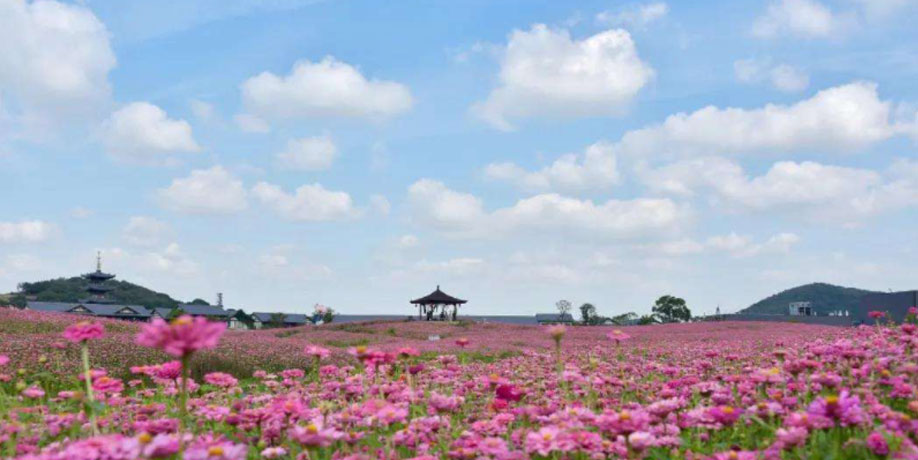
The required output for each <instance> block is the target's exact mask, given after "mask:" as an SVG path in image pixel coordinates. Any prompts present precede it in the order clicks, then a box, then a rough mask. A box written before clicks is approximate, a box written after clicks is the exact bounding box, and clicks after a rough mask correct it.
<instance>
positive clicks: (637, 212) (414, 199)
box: [408, 179, 687, 238]
mask: <svg viewBox="0 0 918 460" xmlns="http://www.w3.org/2000/svg"><path fill="white" fill-rule="evenodd" d="M408 191H409V201H410V203H411V205H412V208H413V217H414V219H415V221H416V222H418V223H421V224H425V225H429V226H431V227H434V228H436V229H438V230H440V231H441V232H443V233H445V234H449V235H453V236H459V237H469V238H488V237H502V236H507V235H511V234H523V233H533V234H542V235H544V234H558V233H568V234H573V235H578V236H588V237H593V238H624V237H636V236H640V235H644V234H647V233H665V232H667V231H672V230H675V229H676V228H677V227H679V226H680V225H681V224H682V223H683V221H684V219H685V217H686V214H687V212H686V210H685V209H684V208H682V207H680V206H678V205H677V204H676V203H674V202H672V201H671V200H669V199H646V198H641V199H634V200H624V201H623V200H609V201H607V202H605V203H598V204H597V203H593V202H592V201H591V200H578V199H574V198H567V197H563V196H561V195H558V194H554V193H550V194H541V195H535V196H533V197H530V198H526V199H522V200H519V201H518V202H517V203H516V204H514V205H513V206H510V207H506V208H500V209H497V210H494V211H492V212H487V211H485V210H484V207H483V205H482V203H481V200H479V199H478V198H476V197H475V196H473V195H471V194H467V193H461V192H456V191H454V190H450V189H449V188H447V187H446V186H445V185H444V184H443V183H441V182H437V181H434V180H430V179H422V180H419V181H417V182H415V183H414V184H412V185H411V187H410V188H409V190H408Z"/></svg>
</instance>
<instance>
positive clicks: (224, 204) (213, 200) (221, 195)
mask: <svg viewBox="0 0 918 460" xmlns="http://www.w3.org/2000/svg"><path fill="white" fill-rule="evenodd" d="M157 199H158V201H159V203H160V205H161V206H162V207H164V208H166V209H169V210H172V211H177V212H181V213H186V214H231V213H236V212H239V211H242V210H244V209H246V208H247V207H248V203H247V199H246V190H245V187H243V185H242V181H241V180H239V179H236V178H235V177H233V175H232V174H230V173H229V171H227V170H226V169H224V168H223V167H222V166H214V167H212V168H210V169H196V170H194V171H191V174H190V175H189V176H188V177H184V178H179V179H174V180H173V181H172V184H170V185H169V186H168V187H166V188H162V189H159V190H158V191H157Z"/></svg>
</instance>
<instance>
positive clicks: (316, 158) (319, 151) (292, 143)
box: [276, 135, 338, 171]
mask: <svg viewBox="0 0 918 460" xmlns="http://www.w3.org/2000/svg"><path fill="white" fill-rule="evenodd" d="M337 155H338V147H337V146H335V142H334V141H333V140H332V138H331V136H328V135H324V136H316V137H303V138H300V139H291V140H289V141H287V147H286V148H285V149H284V151H282V152H280V153H278V154H277V155H276V158H277V161H278V164H280V166H281V167H283V168H286V169H292V170H298V171H317V170H322V169H328V168H331V165H332V163H333V162H334V161H335V157H336V156H337Z"/></svg>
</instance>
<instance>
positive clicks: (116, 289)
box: [12, 276, 181, 308]
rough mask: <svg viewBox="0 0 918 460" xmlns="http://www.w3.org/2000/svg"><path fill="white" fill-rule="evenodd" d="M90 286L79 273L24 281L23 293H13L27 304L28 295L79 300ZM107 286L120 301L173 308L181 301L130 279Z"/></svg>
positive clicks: (48, 298)
mask: <svg viewBox="0 0 918 460" xmlns="http://www.w3.org/2000/svg"><path fill="white" fill-rule="evenodd" d="M87 285H89V281H88V280H86V279H85V278H82V277H79V276H75V277H73V278H57V279H53V280H47V281H36V282H34V283H22V284H20V285H19V287H20V293H19V294H18V295H16V294H14V295H12V300H13V304H14V305H16V304H20V303H24V301H25V299H26V298H28V299H34V300H38V301H44V302H79V301H80V300H83V299H85V298H86V286H87ZM106 285H109V286H111V287H112V288H113V289H112V291H111V292H109V293H108V297H109V298H110V299H111V300H112V301H114V302H116V303H120V304H127V305H140V306H144V307H147V308H172V307H175V306H176V305H178V304H179V303H181V302H179V301H178V300H175V299H173V298H172V297H169V296H168V295H167V294H163V293H160V292H156V291H153V290H151V289H147V288H145V287H143V286H138V285H136V284H134V283H130V282H127V281H119V280H111V281H108V282H106Z"/></svg>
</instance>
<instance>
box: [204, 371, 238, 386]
mask: <svg viewBox="0 0 918 460" xmlns="http://www.w3.org/2000/svg"><path fill="white" fill-rule="evenodd" d="M204 381H205V382H207V383H209V384H211V385H214V386H218V387H221V388H231V387H234V386H236V384H237V383H239V381H238V380H236V378H235V377H233V376H232V375H229V374H227V373H224V372H211V373H209V374H207V375H205V376H204Z"/></svg>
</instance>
